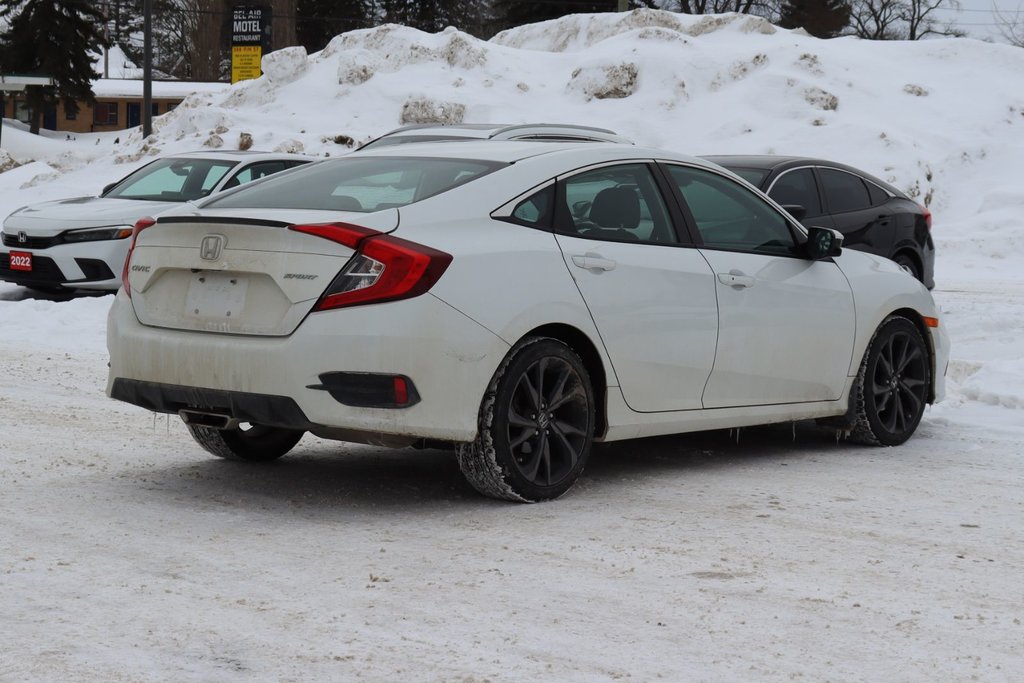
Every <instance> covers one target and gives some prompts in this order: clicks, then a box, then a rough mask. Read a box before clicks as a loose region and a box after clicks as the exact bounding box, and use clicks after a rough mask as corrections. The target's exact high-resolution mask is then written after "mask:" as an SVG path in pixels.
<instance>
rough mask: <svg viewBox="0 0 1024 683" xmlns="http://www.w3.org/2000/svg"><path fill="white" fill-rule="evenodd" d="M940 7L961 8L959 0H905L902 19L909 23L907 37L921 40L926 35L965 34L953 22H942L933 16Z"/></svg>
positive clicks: (960, 35)
mask: <svg viewBox="0 0 1024 683" xmlns="http://www.w3.org/2000/svg"><path fill="white" fill-rule="evenodd" d="M938 9H956V10H958V9H960V3H959V1H958V0H905V2H904V7H903V12H902V19H903V21H905V22H906V24H907V39H908V40H920V39H921V38H924V37H925V36H951V37H957V38H961V37H963V36H964V35H965V34H964V32H963V31H959V30H957V29H955V28H953V26H952V24H949V23H946V24H940V23H939V22H938V20H937V19H936V18H935V17H934V16H933V15H934V13H935V10H938Z"/></svg>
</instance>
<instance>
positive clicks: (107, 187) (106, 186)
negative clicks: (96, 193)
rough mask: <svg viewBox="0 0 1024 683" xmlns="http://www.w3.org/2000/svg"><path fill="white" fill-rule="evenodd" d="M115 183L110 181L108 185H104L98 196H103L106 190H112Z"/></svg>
mask: <svg viewBox="0 0 1024 683" xmlns="http://www.w3.org/2000/svg"><path fill="white" fill-rule="evenodd" d="M115 185H117V183H110V184H109V185H105V186H104V187H103V192H100V196H101V197H102V196H103V195H105V194H106V193H108V192H110V191H111V190H113V189H114V186H115Z"/></svg>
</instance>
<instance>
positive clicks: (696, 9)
mask: <svg viewBox="0 0 1024 683" xmlns="http://www.w3.org/2000/svg"><path fill="white" fill-rule="evenodd" d="M780 4H781V0H668V1H667V2H665V3H663V4H662V8H663V9H667V10H672V11H675V12H682V13H684V14H721V13H723V12H739V13H740V14H756V15H757V16H761V17H766V18H769V19H774V18H776V17H778V16H779V5H780Z"/></svg>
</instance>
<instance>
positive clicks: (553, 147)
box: [335, 140, 717, 168]
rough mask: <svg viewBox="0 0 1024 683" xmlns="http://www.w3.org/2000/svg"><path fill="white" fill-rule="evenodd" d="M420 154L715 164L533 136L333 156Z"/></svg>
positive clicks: (639, 149) (637, 149)
mask: <svg viewBox="0 0 1024 683" xmlns="http://www.w3.org/2000/svg"><path fill="white" fill-rule="evenodd" d="M369 156H375V157H399V158H402V157H405V158H408V157H422V158H438V159H473V160H479V161H495V162H499V163H506V164H514V163H517V162H519V161H523V160H525V159H530V158H539V157H548V158H554V157H559V156H568V157H572V158H573V160H579V163H580V165H581V166H582V165H586V164H589V163H602V162H605V161H616V160H620V159H621V160H623V161H625V160H650V159H661V160H666V161H682V162H687V163H691V164H695V165H699V166H703V167H705V168H717V167H716V166H715V165H714V164H712V163H709V162H708V161H706V160H704V159H699V158H696V157H691V156H687V155H685V154H679V153H678V152H671V151H669V150H665V149H657V148H652V147H637V146H634V145H621V144H617V143H612V142H537V141H534V140H507V141H502V142H494V141H492V140H467V141H466V142H461V143H459V144H458V145H453V144H451V143H450V142H423V143H419V144H416V145H389V146H385V147H374V148H371V149H365V150H357V151H355V152H352V153H351V154H348V155H346V156H344V157H335V159H336V160H340V159H345V158H355V157H369Z"/></svg>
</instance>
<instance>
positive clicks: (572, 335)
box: [513, 323, 608, 438]
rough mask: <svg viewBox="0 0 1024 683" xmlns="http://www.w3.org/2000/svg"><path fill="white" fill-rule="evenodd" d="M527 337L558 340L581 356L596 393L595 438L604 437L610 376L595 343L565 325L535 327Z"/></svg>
mask: <svg viewBox="0 0 1024 683" xmlns="http://www.w3.org/2000/svg"><path fill="white" fill-rule="evenodd" d="M526 337H548V338H550V339H557V340H558V341H560V342H562V343H563V344H565V345H567V346H568V347H569V348H571V349H572V350H573V351H575V352H576V353H577V354H578V355H579V357H580V360H582V361H583V365H584V366H585V367H586V368H587V372H588V373H589V374H590V380H591V389H592V390H593V392H594V404H595V406H594V419H595V424H594V438H600V437H603V436H604V434H605V431H607V429H608V415H607V413H608V405H607V404H608V402H607V400H606V399H607V394H608V374H607V372H605V368H604V362H603V361H602V360H601V354H600V353H599V352H598V350H597V346H596V345H595V344H594V342H593V341H591V339H590V337H588V336H587V334H586V333H585V332H583V331H582V330H580V329H579V328H576V327H573V326H572V325H566V324H565V323H548V324H546V325H541V326H540V327H535V328H534V329H532V330H530V331H529V332H527V333H526V334H525V335H523V338H526ZM513 346H514V345H513Z"/></svg>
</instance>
